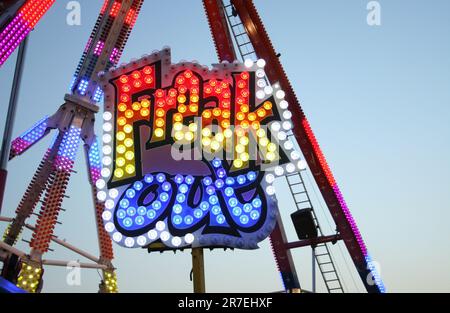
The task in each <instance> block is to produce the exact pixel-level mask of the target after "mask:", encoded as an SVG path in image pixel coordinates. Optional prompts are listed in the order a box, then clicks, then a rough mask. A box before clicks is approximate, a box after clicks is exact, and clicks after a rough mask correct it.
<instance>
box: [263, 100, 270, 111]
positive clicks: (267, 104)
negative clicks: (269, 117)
mask: <svg viewBox="0 0 450 313" xmlns="http://www.w3.org/2000/svg"><path fill="white" fill-rule="evenodd" d="M264 109H266V110H270V109H272V102H270V101H266V102H264Z"/></svg>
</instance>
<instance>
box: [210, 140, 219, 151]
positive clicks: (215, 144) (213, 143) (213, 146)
mask: <svg viewBox="0 0 450 313" xmlns="http://www.w3.org/2000/svg"><path fill="white" fill-rule="evenodd" d="M211 149H213V150H219V149H220V143H219V142H217V141H215V140H213V141H211Z"/></svg>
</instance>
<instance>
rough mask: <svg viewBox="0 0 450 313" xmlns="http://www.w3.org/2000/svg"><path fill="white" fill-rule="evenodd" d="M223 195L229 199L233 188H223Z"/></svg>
mask: <svg viewBox="0 0 450 313" xmlns="http://www.w3.org/2000/svg"><path fill="white" fill-rule="evenodd" d="M225 194H226V195H227V196H228V197H231V196H232V195H233V194H234V190H233V188H231V187H228V188H225Z"/></svg>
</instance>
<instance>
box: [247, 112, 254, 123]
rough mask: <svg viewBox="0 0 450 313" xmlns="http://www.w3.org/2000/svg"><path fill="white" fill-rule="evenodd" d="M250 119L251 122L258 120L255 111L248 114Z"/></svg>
mask: <svg viewBox="0 0 450 313" xmlns="http://www.w3.org/2000/svg"><path fill="white" fill-rule="evenodd" d="M248 120H249V121H251V122H253V121H255V120H256V114H255V113H250V114H249V115H248Z"/></svg>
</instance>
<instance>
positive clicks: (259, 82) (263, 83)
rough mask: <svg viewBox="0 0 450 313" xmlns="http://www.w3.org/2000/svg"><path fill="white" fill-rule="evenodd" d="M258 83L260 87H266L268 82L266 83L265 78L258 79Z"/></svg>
mask: <svg viewBox="0 0 450 313" xmlns="http://www.w3.org/2000/svg"><path fill="white" fill-rule="evenodd" d="M256 85H257V86H258V87H259V88H264V87H266V85H267V83H266V80H265V79H258V81H257V82H256Z"/></svg>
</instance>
